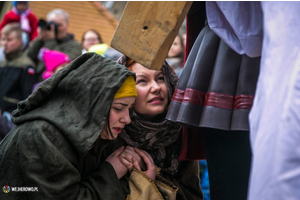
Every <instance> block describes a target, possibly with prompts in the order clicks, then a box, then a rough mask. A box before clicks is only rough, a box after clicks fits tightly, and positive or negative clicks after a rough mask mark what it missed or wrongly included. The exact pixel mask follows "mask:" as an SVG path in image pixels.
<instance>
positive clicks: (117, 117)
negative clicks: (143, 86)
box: [100, 97, 135, 140]
mask: <svg viewBox="0 0 300 200" xmlns="http://www.w3.org/2000/svg"><path fill="white" fill-rule="evenodd" d="M134 101H135V97H124V98H119V99H114V101H113V102H112V104H111V108H110V113H109V128H110V131H111V133H112V135H113V136H114V138H112V137H111V135H110V133H109V131H108V129H106V128H105V127H104V128H103V131H102V133H101V135H100V137H101V139H108V140H113V139H115V138H117V137H118V135H119V133H120V132H121V130H122V129H123V128H124V126H125V125H126V124H129V123H130V122H131V119H130V116H129V108H131V107H132V106H133V104H134Z"/></svg>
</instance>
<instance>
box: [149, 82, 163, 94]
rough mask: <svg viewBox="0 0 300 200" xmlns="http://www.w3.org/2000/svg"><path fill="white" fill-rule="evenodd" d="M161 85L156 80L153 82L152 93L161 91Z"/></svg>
mask: <svg viewBox="0 0 300 200" xmlns="http://www.w3.org/2000/svg"><path fill="white" fill-rule="evenodd" d="M160 89H161V88H160V85H159V84H158V83H157V82H156V81H153V82H152V84H151V90H150V91H151V92H152V93H155V92H158V91H160Z"/></svg>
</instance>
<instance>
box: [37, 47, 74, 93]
mask: <svg viewBox="0 0 300 200" xmlns="http://www.w3.org/2000/svg"><path fill="white" fill-rule="evenodd" d="M38 58H39V60H41V61H43V62H44V63H45V67H46V70H45V71H44V72H43V74H42V77H43V80H46V79H48V78H50V77H51V76H52V75H53V74H55V73H56V72H58V71H59V70H61V69H63V68H64V67H65V66H67V65H68V64H69V63H70V62H71V59H70V58H69V56H67V55H66V54H64V53H62V52H60V51H55V50H49V49H47V48H45V47H43V48H41V50H40V52H39V55H38ZM40 83H41V82H38V83H36V84H34V86H33V88H32V91H33V90H34V89H35V88H36V87H37V86H38V85H39V84H40Z"/></svg>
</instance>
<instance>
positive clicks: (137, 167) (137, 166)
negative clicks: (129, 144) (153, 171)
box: [132, 158, 141, 171]
mask: <svg viewBox="0 0 300 200" xmlns="http://www.w3.org/2000/svg"><path fill="white" fill-rule="evenodd" d="M132 165H133V167H134V168H136V169H138V170H140V171H141V167H140V165H139V163H138V161H137V159H135V158H133V159H132Z"/></svg>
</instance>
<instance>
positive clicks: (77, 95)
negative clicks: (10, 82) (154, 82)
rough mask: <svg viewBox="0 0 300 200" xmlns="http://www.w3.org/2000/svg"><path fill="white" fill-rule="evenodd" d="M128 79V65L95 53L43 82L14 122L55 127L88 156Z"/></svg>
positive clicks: (84, 55) (89, 54)
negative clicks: (46, 122)
mask: <svg viewBox="0 0 300 200" xmlns="http://www.w3.org/2000/svg"><path fill="white" fill-rule="evenodd" d="M128 76H135V74H134V73H132V72H130V71H129V70H128V69H127V68H126V67H125V66H123V65H119V64H117V63H116V62H114V61H112V60H110V59H107V58H104V57H102V56H100V55H97V54H95V53H86V54H83V55H81V56H79V57H78V58H77V59H75V60H74V61H73V62H71V63H70V64H69V65H68V66H66V67H65V68H64V69H62V70H60V71H58V72H57V73H55V74H54V75H53V76H51V77H50V78H49V79H47V80H45V81H43V82H42V83H41V84H40V85H39V86H38V87H37V88H36V89H35V90H34V92H33V93H32V95H30V96H29V97H28V98H27V99H26V100H24V101H21V102H20V103H19V104H18V109H17V110H15V111H14V112H13V122H14V123H15V124H21V123H24V122H26V121H29V120H44V121H48V122H49V123H51V124H53V125H54V126H55V127H56V128H57V129H59V130H60V131H61V132H62V133H63V134H64V136H65V137H66V138H67V139H68V140H69V141H70V142H71V143H72V144H73V145H74V147H75V148H76V150H77V151H78V152H79V154H80V155H85V154H86V153H87V152H88V151H89V150H90V149H91V148H92V146H93V144H94V142H95V141H96V140H97V139H98V138H99V136H100V133H101V131H102V129H103V126H104V125H105V122H106V119H107V116H108V114H109V111H110V107H111V103H112V101H113V99H114V95H115V93H116V92H117V90H118V89H119V88H120V87H121V85H122V84H123V82H124V81H125V79H126V78H127V77H128Z"/></svg>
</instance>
